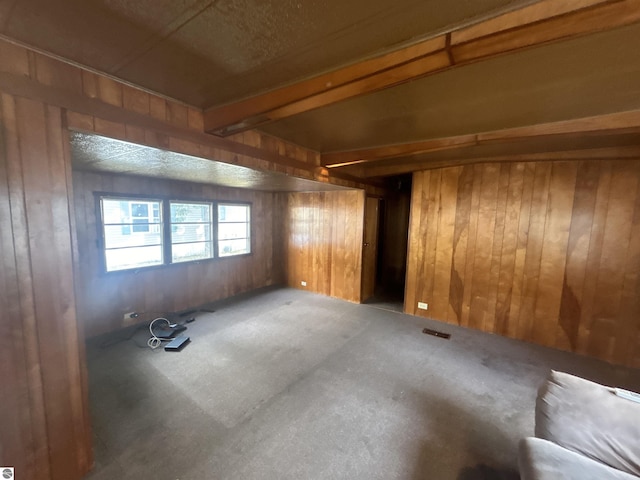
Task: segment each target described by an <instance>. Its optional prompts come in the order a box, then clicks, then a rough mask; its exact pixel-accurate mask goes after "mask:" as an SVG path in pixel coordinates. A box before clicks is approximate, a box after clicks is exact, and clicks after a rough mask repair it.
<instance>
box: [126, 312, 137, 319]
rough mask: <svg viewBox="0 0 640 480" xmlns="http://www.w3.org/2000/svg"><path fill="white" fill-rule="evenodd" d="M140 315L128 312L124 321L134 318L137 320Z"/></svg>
mask: <svg viewBox="0 0 640 480" xmlns="http://www.w3.org/2000/svg"><path fill="white" fill-rule="evenodd" d="M137 317H138V314H137V313H136V312H127V313H125V314H124V315H123V316H122V319H123V320H124V321H128V320H131V319H132V318H137Z"/></svg>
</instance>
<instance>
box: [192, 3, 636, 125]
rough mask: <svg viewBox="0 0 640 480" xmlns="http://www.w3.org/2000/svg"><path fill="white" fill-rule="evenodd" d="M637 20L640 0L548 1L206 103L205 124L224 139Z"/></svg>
mask: <svg viewBox="0 0 640 480" xmlns="http://www.w3.org/2000/svg"><path fill="white" fill-rule="evenodd" d="M638 21H640V2H638V0H565V1H564V2H558V1H557V0H543V1H540V2H538V3H535V4H533V5H530V6H527V7H524V8H522V9H519V10H515V11H512V12H509V13H506V14H503V15H500V16H497V17H495V18H491V19H488V20H484V21H481V22H478V23H476V24H474V25H472V26H470V27H466V28H461V29H458V30H454V31H452V32H449V33H447V34H444V35H440V36H437V37H435V38H431V39H428V40H425V41H422V42H418V43H416V44H414V45H411V46H408V47H404V48H401V49H398V50H396V51H393V52H390V53H387V54H385V55H381V56H378V57H375V58H371V59H368V60H365V61H363V62H359V63H356V64H353V65H350V66H347V67H344V68H341V69H337V70H334V71H332V72H329V73H325V74H322V75H319V76H317V77H314V78H311V79H308V80H304V81H301V82H298V83H294V84H292V85H289V86H286V87H282V88H279V89H276V90H272V91H270V92H266V93H264V94H261V95H257V96H254V97H251V98H248V99H245V100H241V101H238V102H234V103H230V104H227V105H222V106H217V107H212V108H209V109H207V110H205V112H204V128H205V131H206V132H208V133H213V134H216V135H219V136H227V135H230V134H233V133H237V132H240V131H243V130H248V129H251V128H255V127H257V126H259V125H262V124H265V123H267V122H270V121H274V120H279V119H283V118H286V117H289V116H292V115H296V114H299V113H302V112H306V111H309V110H313V109H316V108H320V107H323V106H326V105H330V104H333V103H336V102H339V101H342V100H346V99H348V98H352V97H356V96H360V95H364V94H368V93H373V92H376V91H379V90H382V89H385V88H389V87H393V86H395V85H399V84H402V83H405V82H408V81H411V80H414V79H417V78H421V77H424V76H427V75H430V74H434V73H437V72H441V71H443V70H446V69H449V68H454V67H457V66H462V65H466V64H469V63H471V62H475V61H478V60H483V59H486V58H491V57H494V56H497V55H501V54H505V53H510V52H514V51H517V50H521V49H524V48H529V47H533V46H537V45H542V44H545V43H549V42H554V41H560V40H566V39H569V38H573V37H577V36H581V35H587V34H590V33H596V32H600V31H604V30H609V29H612V28H616V27H620V26H623V25H628V24H631V23H635V22H638Z"/></svg>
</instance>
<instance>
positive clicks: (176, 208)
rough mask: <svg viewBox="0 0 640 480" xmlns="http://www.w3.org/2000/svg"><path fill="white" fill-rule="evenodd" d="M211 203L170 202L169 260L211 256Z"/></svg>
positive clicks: (189, 259)
mask: <svg viewBox="0 0 640 480" xmlns="http://www.w3.org/2000/svg"><path fill="white" fill-rule="evenodd" d="M212 208H213V204H211V203H186V202H171V204H170V211H171V261H172V262H174V263H178V262H190V261H194V260H204V259H207V258H213V243H212V233H211V232H212V221H211V211H212Z"/></svg>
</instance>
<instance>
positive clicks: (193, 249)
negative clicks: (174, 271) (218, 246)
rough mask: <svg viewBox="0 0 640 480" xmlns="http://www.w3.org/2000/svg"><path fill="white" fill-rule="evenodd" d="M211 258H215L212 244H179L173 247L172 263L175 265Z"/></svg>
mask: <svg viewBox="0 0 640 480" xmlns="http://www.w3.org/2000/svg"><path fill="white" fill-rule="evenodd" d="M211 257H213V245H212V243H211V242H199V243H179V244H175V245H172V247H171V261H172V262H174V263H178V262H191V261H194V260H205V259H207V258H211Z"/></svg>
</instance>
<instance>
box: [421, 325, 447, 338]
mask: <svg viewBox="0 0 640 480" xmlns="http://www.w3.org/2000/svg"><path fill="white" fill-rule="evenodd" d="M422 333H426V334H427V335H433V336H434V337H440V338H445V339H447V340H449V339H450V338H451V334H450V333H444V332H439V331H437V330H431V329H430V328H425V329H424V330H422Z"/></svg>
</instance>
